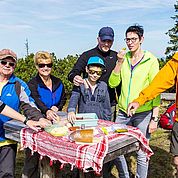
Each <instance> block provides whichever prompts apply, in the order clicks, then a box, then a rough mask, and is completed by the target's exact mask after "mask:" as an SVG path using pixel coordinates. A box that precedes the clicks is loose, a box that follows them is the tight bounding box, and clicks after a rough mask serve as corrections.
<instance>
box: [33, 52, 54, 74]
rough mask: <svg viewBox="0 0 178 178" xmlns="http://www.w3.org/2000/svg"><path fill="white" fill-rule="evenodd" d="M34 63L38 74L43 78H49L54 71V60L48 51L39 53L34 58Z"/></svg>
mask: <svg viewBox="0 0 178 178" xmlns="http://www.w3.org/2000/svg"><path fill="white" fill-rule="evenodd" d="M34 62H35V66H36V69H37V70H38V73H39V75H40V76H42V77H49V76H50V74H51V70H52V65H53V59H52V56H51V55H50V54H49V53H48V52H46V51H39V52H37V53H36V54H35V56H34Z"/></svg>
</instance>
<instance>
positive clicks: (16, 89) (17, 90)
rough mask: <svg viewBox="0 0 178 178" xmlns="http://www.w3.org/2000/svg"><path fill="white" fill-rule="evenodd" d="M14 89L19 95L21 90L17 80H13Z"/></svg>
mask: <svg viewBox="0 0 178 178" xmlns="http://www.w3.org/2000/svg"><path fill="white" fill-rule="evenodd" d="M15 91H16V94H17V96H18V97H19V96H20V92H21V84H20V82H19V81H18V80H17V81H16V82H15Z"/></svg>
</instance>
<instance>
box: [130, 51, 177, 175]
mask: <svg viewBox="0 0 178 178" xmlns="http://www.w3.org/2000/svg"><path fill="white" fill-rule="evenodd" d="M174 85H176V122H175V123H174V125H173V129H172V136H171V149H170V150H171V153H172V154H173V155H174V164H175V166H176V169H177V174H178V52H176V53H175V54H174V55H173V57H172V59H171V60H169V61H168V62H167V63H166V65H165V66H164V67H163V68H162V69H161V70H160V71H159V73H158V74H157V75H156V76H155V78H154V79H153V81H152V82H151V84H150V85H149V86H148V87H147V88H146V89H144V90H143V91H142V92H141V93H140V95H139V97H138V98H137V99H135V100H134V101H133V102H132V103H130V104H129V106H128V109H127V114H128V115H129V116H132V114H133V113H134V112H135V111H136V110H137V108H139V106H141V105H143V104H144V103H145V102H147V101H149V100H152V99H153V98H155V97H156V96H158V95H159V94H160V93H162V92H164V91H165V90H166V89H169V88H170V87H172V86H174Z"/></svg>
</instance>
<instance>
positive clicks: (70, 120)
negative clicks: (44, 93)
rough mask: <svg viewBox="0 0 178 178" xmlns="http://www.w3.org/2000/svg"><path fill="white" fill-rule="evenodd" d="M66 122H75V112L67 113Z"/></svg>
mask: <svg viewBox="0 0 178 178" xmlns="http://www.w3.org/2000/svg"><path fill="white" fill-rule="evenodd" d="M67 119H68V121H69V122H70V123H71V124H73V123H74V121H75V120H76V115H75V112H69V113H68V116H67Z"/></svg>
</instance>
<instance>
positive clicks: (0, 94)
mask: <svg viewBox="0 0 178 178" xmlns="http://www.w3.org/2000/svg"><path fill="white" fill-rule="evenodd" d="M16 63H17V55H16V54H15V53H14V52H13V51H12V50H10V49H3V50H0V100H1V101H2V102H3V103H4V104H6V105H8V106H9V107H11V108H12V109H14V110H15V111H17V112H19V110H20V108H21V109H22V111H23V113H24V115H25V116H26V117H27V119H24V121H23V122H24V123H25V124H26V123H27V122H28V119H29V120H36V121H38V122H39V124H40V127H43V128H44V127H46V126H47V125H49V124H51V122H50V121H49V120H47V119H45V118H44V116H43V115H42V113H41V112H40V111H39V110H38V108H37V107H36V105H35V103H34V100H33V98H32V97H31V96H30V90H29V88H28V86H27V84H26V83H25V82H24V81H22V80H21V79H19V78H18V77H16V76H15V75H14V74H13V73H14V70H15V67H16ZM17 84H18V86H19V87H18V88H19V89H18V91H17V87H16V86H17ZM9 120H11V118H10V117H7V116H4V115H2V114H0V177H8V178H13V177H14V172H15V159H16V151H17V143H16V142H15V141H13V140H9V139H6V138H5V130H4V128H3V125H4V123H6V122H7V121H9Z"/></svg>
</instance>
